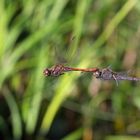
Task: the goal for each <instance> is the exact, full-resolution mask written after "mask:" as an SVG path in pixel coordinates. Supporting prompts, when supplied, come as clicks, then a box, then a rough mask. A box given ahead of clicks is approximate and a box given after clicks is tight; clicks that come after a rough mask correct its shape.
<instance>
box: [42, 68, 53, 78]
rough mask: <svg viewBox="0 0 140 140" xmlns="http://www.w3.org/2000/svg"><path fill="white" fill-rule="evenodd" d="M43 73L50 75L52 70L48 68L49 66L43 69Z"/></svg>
mask: <svg viewBox="0 0 140 140" xmlns="http://www.w3.org/2000/svg"><path fill="white" fill-rule="evenodd" d="M43 74H44V75H45V76H50V75H51V70H50V69H48V68H46V69H45V70H44V71H43Z"/></svg>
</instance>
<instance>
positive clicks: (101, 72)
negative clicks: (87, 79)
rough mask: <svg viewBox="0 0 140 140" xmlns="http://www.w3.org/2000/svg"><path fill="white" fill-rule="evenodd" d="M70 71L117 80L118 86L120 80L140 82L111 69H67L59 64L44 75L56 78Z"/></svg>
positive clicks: (47, 69) (48, 69)
mask: <svg viewBox="0 0 140 140" xmlns="http://www.w3.org/2000/svg"><path fill="white" fill-rule="evenodd" d="M70 71H81V72H90V73H93V75H94V76H95V77H96V78H98V79H102V80H115V81H116V84H117V85H118V81H120V80H129V81H140V78H136V77H131V76H128V75H127V73H124V72H114V71H112V69H110V68H109V67H108V68H103V69H99V68H87V69H86V68H85V69H82V68H72V67H66V66H64V65H61V64H59V65H55V66H53V67H51V68H46V69H45V70H44V72H43V73H44V75H45V76H52V77H55V76H60V75H62V74H64V73H65V72H70Z"/></svg>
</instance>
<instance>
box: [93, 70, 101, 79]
mask: <svg viewBox="0 0 140 140" xmlns="http://www.w3.org/2000/svg"><path fill="white" fill-rule="evenodd" d="M93 75H94V76H95V77H96V78H100V77H101V75H102V72H101V71H100V70H99V69H98V70H97V71H95V72H94V73H93Z"/></svg>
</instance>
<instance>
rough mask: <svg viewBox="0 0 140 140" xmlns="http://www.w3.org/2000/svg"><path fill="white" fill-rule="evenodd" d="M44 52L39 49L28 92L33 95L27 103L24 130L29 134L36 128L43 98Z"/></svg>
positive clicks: (42, 49)
mask: <svg viewBox="0 0 140 140" xmlns="http://www.w3.org/2000/svg"><path fill="white" fill-rule="evenodd" d="M46 50H47V51H48V48H46ZM46 50H45V48H44V47H41V49H40V52H38V60H37V67H36V70H35V72H33V73H32V77H33V81H32V82H31V85H30V88H29V91H28V92H31V93H33V96H32V98H31V99H30V100H31V102H29V104H30V106H29V109H28V114H26V116H27V119H26V130H27V132H28V133H30V134H31V133H33V132H34V130H35V128H36V124H37V120H38V117H39V111H40V105H41V101H42V97H43V95H42V94H43V86H44V76H43V69H44V67H45V64H46V54H47V53H48V52H47V51H46ZM46 52H47V53H46ZM32 87H34V88H32ZM25 104H26V103H25Z"/></svg>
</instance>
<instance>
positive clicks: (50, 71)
mask: <svg viewBox="0 0 140 140" xmlns="http://www.w3.org/2000/svg"><path fill="white" fill-rule="evenodd" d="M70 71H81V72H92V73H94V72H96V71H99V70H98V68H73V67H67V66H64V65H62V64H57V65H55V66H53V67H51V68H46V69H45V70H44V71H43V73H44V75H45V76H52V77H56V76H60V75H63V74H64V73H65V72H70Z"/></svg>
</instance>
